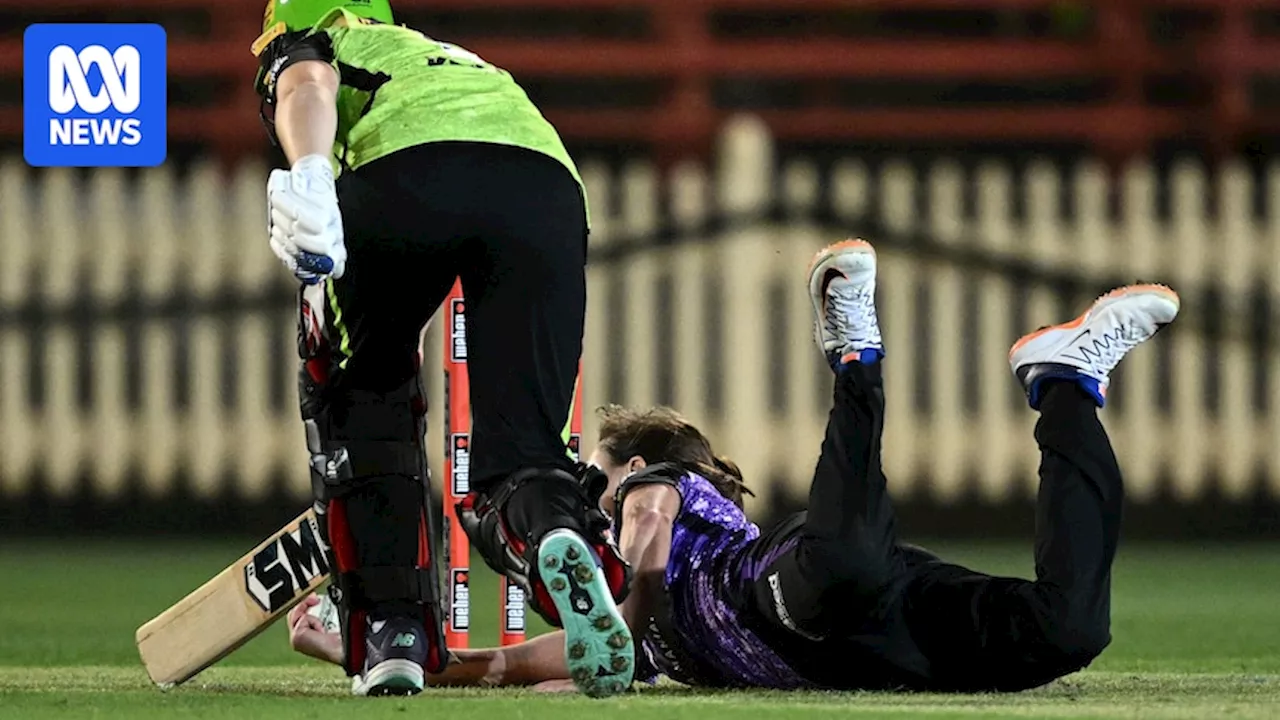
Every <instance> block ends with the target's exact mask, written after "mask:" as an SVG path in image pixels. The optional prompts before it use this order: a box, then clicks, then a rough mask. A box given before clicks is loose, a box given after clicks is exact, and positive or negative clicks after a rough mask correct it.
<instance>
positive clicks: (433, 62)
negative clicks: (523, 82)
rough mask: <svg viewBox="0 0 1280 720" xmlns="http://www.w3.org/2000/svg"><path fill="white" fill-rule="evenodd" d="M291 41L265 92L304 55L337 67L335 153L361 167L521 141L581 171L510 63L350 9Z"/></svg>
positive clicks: (268, 71)
mask: <svg viewBox="0 0 1280 720" xmlns="http://www.w3.org/2000/svg"><path fill="white" fill-rule="evenodd" d="M299 35H300V36H301V37H299V38H298V39H297V40H296V41H294V42H291V43H271V44H270V46H269V48H270V49H269V50H268V51H266V52H264V53H263V54H262V55H261V56H260V60H261V63H262V74H261V79H260V82H259V91H260V92H262V93H263V94H264V95H265V96H266V97H267V98H268V99H269V100H270V99H272V98H274V94H275V83H276V78H277V77H278V76H279V74H280V73H281V72H282V71H283V70H284V69H285V68H287V67H289V66H290V65H292V64H293V63H296V62H301V61H304V60H321V61H324V62H328V63H330V64H331V65H333V67H334V68H335V69H337V71H338V74H339V77H340V79H341V84H340V86H339V90H338V134H337V140H336V142H335V144H334V150H333V152H334V157H335V159H336V160H337V161H338V163H339V165H340V166H341V167H343V168H348V169H355V168H358V167H360V166H361V165H365V164H366V163H369V162H372V161H373V160H377V159H378V158H381V157H384V156H386V155H389V154H391V153H393V152H396V151H397V150H403V149H405V148H409V147H413V146H415V145H422V144H425V143H431V142H443V141H470V142H481V143H496V144H499V145H512V146H515V147H521V148H525V149H528V150H533V151H535V152H539V153H542V154H544V155H548V156H550V157H553V158H555V159H556V160H558V161H560V162H561V163H562V164H563V165H564V166H565V167H566V168H568V170H569V172H570V173H572V174H573V177H574V178H575V179H577V180H578V182H579V184H581V182H582V180H581V178H580V177H579V175H578V170H577V168H576V167H575V166H574V164H573V160H572V159H570V157H569V153H568V152H567V151H566V150H565V148H564V144H563V143H562V142H561V140H560V136H559V135H558V134H557V133H556V130H555V128H554V127H552V126H551V123H549V122H547V120H546V119H545V118H544V117H543V116H542V113H541V112H539V111H538V108H537V107H536V106H534V104H533V102H531V101H530V100H529V97H528V96H527V95H526V94H525V92H524V90H523V89H522V88H521V87H520V86H519V85H518V84H516V82H515V80H513V79H512V77H511V75H510V74H509V73H507V72H506V71H505V70H502V69H500V68H498V67H495V66H493V65H491V64H489V63H488V62H485V61H484V60H482V59H481V58H480V57H478V56H477V55H475V54H474V53H472V52H469V51H467V50H464V49H462V48H460V47H457V46H455V45H450V44H449V43H445V42H440V41H438V40H433V39H432V38H429V37H427V36H426V35H423V34H422V33H420V32H417V31H416V30H411V29H409V28H406V27H402V26H397V25H384V24H381V23H377V22H375V21H371V20H365V19H363V18H360V17H358V16H356V15H353V14H351V13H349V12H346V11H345V10H341V9H338V10H335V11H333V12H331V13H329V14H328V15H326V16H325V18H324V19H322V20H321V21H320V22H319V23H317V24H316V26H315V27H314V28H313V29H312V30H311V31H310V32H307V33H300V34H299Z"/></svg>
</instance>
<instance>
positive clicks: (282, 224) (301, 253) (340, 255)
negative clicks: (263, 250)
mask: <svg viewBox="0 0 1280 720" xmlns="http://www.w3.org/2000/svg"><path fill="white" fill-rule="evenodd" d="M267 235H268V238H269V241H270V244H271V251H272V252H274V253H275V255H276V257H278V258H280V261H281V262H282V263H284V266H285V267H286V268H288V269H289V271H290V272H292V273H293V274H294V275H295V276H297V278H298V279H299V280H301V281H303V282H305V283H308V284H314V283H316V282H319V281H320V280H321V279H323V278H324V277H334V278H340V277H342V274H343V272H344V271H345V270H346V263H347V248H346V245H345V244H344V242H343V240H344V238H343V232H342V213H341V212H340V211H339V209H338V195H337V192H336V190H335V188H334V181H333V169H332V167H331V165H330V164H329V159H328V158H327V157H322V156H320V155H308V156H307V157H304V158H302V159H301V160H299V161H298V162H296V163H294V165H293V168H291V169H290V170H272V171H271V175H270V177H269V178H268V179H267Z"/></svg>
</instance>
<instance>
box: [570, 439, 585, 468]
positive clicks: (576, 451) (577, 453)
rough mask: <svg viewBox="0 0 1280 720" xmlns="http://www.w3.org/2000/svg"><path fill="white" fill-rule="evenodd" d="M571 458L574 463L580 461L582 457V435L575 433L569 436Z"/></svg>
mask: <svg viewBox="0 0 1280 720" xmlns="http://www.w3.org/2000/svg"><path fill="white" fill-rule="evenodd" d="M569 457H570V458H572V459H573V461H574V462H578V459H579V458H581V457H582V435H580V434H578V433H573V434H572V435H570V436H569Z"/></svg>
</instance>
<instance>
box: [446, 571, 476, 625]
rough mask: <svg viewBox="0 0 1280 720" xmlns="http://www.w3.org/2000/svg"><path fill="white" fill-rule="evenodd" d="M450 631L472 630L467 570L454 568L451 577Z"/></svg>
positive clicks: (469, 586) (468, 574)
mask: <svg viewBox="0 0 1280 720" xmlns="http://www.w3.org/2000/svg"><path fill="white" fill-rule="evenodd" d="M449 629H450V630H452V631H454V632H467V631H468V630H470V629H471V585H470V573H469V572H468V571H467V568H454V569H453V572H452V573H451V574H450V576H449Z"/></svg>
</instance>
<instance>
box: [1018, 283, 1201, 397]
mask: <svg viewBox="0 0 1280 720" xmlns="http://www.w3.org/2000/svg"><path fill="white" fill-rule="evenodd" d="M1179 307H1180V302H1179V300H1178V293H1176V292H1174V291H1173V290H1171V289H1170V288H1168V287H1165V286H1164V285H1128V286H1125V287H1121V288H1117V289H1115V290H1112V291H1111V292H1109V293H1107V294H1106V295H1103V296H1102V297H1100V298H1098V299H1097V300H1095V301H1094V303H1093V305H1091V306H1089V309H1088V310H1085V311H1084V314H1083V315H1081V316H1080V317H1078V318H1076V319H1075V320H1072V321H1070V322H1065V323H1062V324H1061V325H1052V326H1050V327H1045V328H1041V329H1039V330H1037V331H1035V332H1033V333H1031V334H1029V335H1024V336H1023V337H1022V338H1021V339H1020V340H1018V342H1016V343H1014V345H1013V348H1012V349H1010V350H1009V366H1010V367H1011V368H1012V369H1013V374H1014V375H1015V376H1017V378H1018V381H1019V382H1021V383H1022V387H1023V388H1024V389H1025V390H1026V392H1027V399H1028V400H1029V401H1030V403H1031V407H1032V408H1033V409H1036V410H1039V409H1040V401H1041V400H1042V399H1043V398H1044V385H1045V381H1047V380H1066V381H1070V382H1074V383H1076V384H1077V385H1079V386H1080V388H1081V389H1082V390H1084V391H1085V392H1086V393H1088V394H1089V396H1090V397H1092V398H1093V400H1094V402H1096V403H1097V404H1098V407H1102V406H1103V405H1105V404H1106V401H1107V386H1108V385H1109V384H1110V382H1111V371H1112V370H1114V369H1115V367H1116V365H1118V364H1119V363H1120V360H1121V359H1122V358H1124V356H1125V355H1126V354H1127V353H1128V352H1129V351H1130V350H1132V349H1134V348H1135V347H1137V346H1139V345H1141V344H1142V343H1144V342H1146V341H1148V340H1150V339H1151V338H1152V337H1154V336H1155V334H1156V333H1157V332H1159V331H1160V329H1161V328H1163V327H1164V326H1165V325H1168V324H1169V323H1171V322H1173V319H1174V318H1175V317H1177V316H1178V308H1179Z"/></svg>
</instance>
